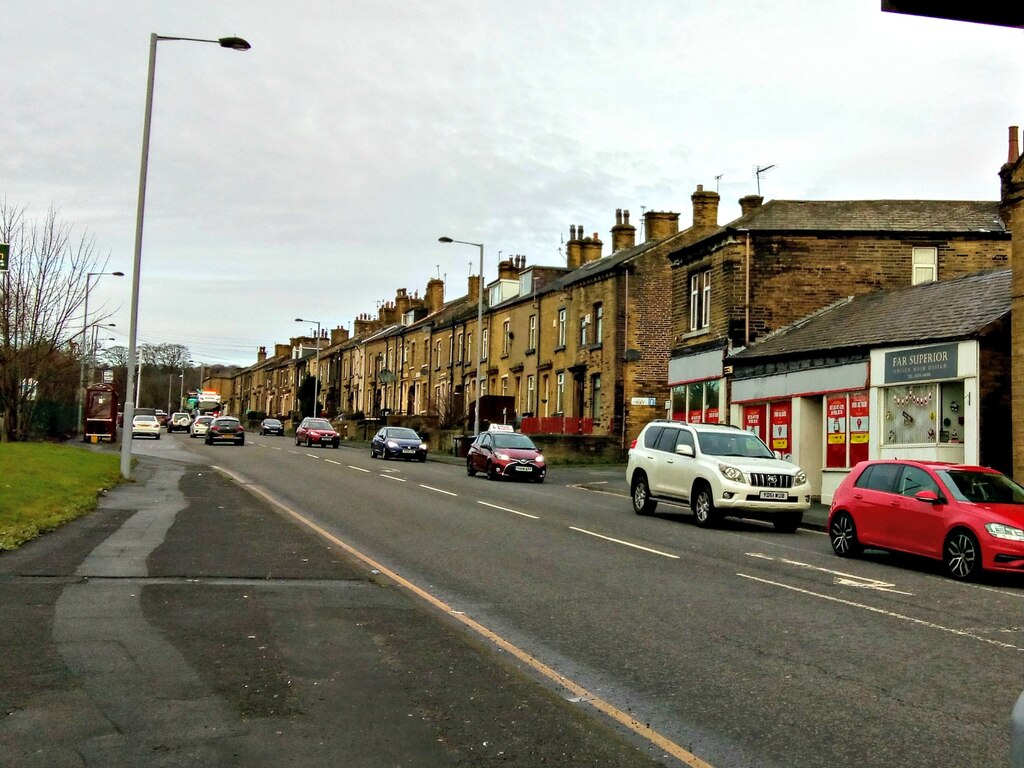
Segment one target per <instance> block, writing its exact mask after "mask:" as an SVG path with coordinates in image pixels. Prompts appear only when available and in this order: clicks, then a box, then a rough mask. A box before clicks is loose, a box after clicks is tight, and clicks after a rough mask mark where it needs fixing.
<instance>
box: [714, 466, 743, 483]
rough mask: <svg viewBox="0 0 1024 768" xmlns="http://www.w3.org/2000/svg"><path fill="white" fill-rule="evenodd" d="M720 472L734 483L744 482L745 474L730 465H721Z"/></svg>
mask: <svg viewBox="0 0 1024 768" xmlns="http://www.w3.org/2000/svg"><path fill="white" fill-rule="evenodd" d="M718 471H719V472H721V473H722V475H723V476H724V477H725V479H726V480H732V481H733V482H734V483H740V482H743V473H742V472H740V471H739V470H738V469H736V467H733V466H730V465H729V464H719V465H718Z"/></svg>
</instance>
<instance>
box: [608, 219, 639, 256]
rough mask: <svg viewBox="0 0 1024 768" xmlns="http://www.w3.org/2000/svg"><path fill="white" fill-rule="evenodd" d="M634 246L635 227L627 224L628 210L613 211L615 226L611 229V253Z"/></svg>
mask: <svg viewBox="0 0 1024 768" xmlns="http://www.w3.org/2000/svg"><path fill="white" fill-rule="evenodd" d="M635 245H636V227H634V226H632V225H630V223H629V209H626V210H623V209H622V208H616V209H615V226H614V227H612V253H618V252H619V251H624V250H626V249H627V248H632V247H634V246H635Z"/></svg>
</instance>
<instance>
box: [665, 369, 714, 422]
mask: <svg viewBox="0 0 1024 768" xmlns="http://www.w3.org/2000/svg"><path fill="white" fill-rule="evenodd" d="M720 392H721V382H720V381H719V380H718V379H711V380H709V381H698V382H693V383H691V384H680V385H678V386H675V387H672V418H673V419H675V420H676V421H689V422H692V423H694V424H700V423H704V424H719V423H721V422H722V418H721V408H720Z"/></svg>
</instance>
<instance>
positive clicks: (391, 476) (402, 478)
mask: <svg viewBox="0 0 1024 768" xmlns="http://www.w3.org/2000/svg"><path fill="white" fill-rule="evenodd" d="M381 477H386V478H387V479H388V480H397V481H398V482H400V483H404V482H405V478H404V477H395V476H394V475H384V474H382V475H381Z"/></svg>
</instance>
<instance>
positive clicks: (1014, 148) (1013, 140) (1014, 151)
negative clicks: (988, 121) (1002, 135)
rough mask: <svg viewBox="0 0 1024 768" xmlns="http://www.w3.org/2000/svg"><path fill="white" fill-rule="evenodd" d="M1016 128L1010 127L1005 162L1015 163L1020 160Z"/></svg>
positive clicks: (1014, 126)
mask: <svg viewBox="0 0 1024 768" xmlns="http://www.w3.org/2000/svg"><path fill="white" fill-rule="evenodd" d="M1017 132H1018V127H1017V126H1016V125H1011V126H1010V147H1009V151H1008V153H1007V156H1006V162H1008V163H1016V162H1017V161H1018V160H1019V159H1020V144H1019V143H1018V138H1017Z"/></svg>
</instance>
